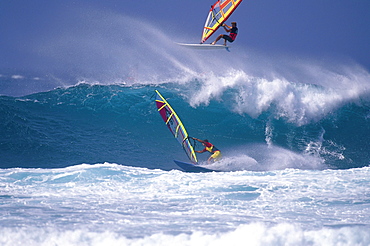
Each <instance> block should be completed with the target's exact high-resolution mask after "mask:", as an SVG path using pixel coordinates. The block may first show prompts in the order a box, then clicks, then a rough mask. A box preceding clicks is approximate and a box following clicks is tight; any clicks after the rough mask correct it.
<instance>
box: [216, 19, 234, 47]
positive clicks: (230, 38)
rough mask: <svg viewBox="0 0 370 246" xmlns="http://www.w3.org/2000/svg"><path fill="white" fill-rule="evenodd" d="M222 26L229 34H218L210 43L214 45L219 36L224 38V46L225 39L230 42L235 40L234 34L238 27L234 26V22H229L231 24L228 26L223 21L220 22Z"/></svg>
mask: <svg viewBox="0 0 370 246" xmlns="http://www.w3.org/2000/svg"><path fill="white" fill-rule="evenodd" d="M222 26H223V27H224V29H225V31H226V32H229V33H230V34H229V35H227V34H220V36H218V37H217V38H216V40H215V41H213V42H212V43H211V44H212V45H215V44H216V43H217V41H218V40H220V39H221V38H223V39H225V43H224V45H225V46H226V41H229V42H230V43H232V42H234V41H235V38H236V35H238V28H237V27H236V22H231V26H228V25H226V24H225V23H224V24H222Z"/></svg>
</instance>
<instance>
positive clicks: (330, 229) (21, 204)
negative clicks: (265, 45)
mask: <svg viewBox="0 0 370 246" xmlns="http://www.w3.org/2000/svg"><path fill="white" fill-rule="evenodd" d="M81 18H82V19H84V18H86V16H83V17H81ZM106 18H107V19H106V21H105V22H103V23H101V22H98V21H94V20H93V19H89V18H87V20H85V21H86V22H87V21H88V22H89V24H91V23H90V22H93V23H95V28H98V29H100V32H95V31H94V32H89V30H88V29H83V28H82V27H81V26H79V25H82V26H83V24H76V27H75V28H76V29H72V30H71V31H70V32H71V33H70V35H63V36H62V37H58V36H53V37H50V38H49V39H48V38H43V39H42V40H40V42H38V43H37V42H33V44H37V45H36V47H33V51H34V52H36V53H37V54H39V55H44V56H45V57H46V58H44V62H43V64H38V66H37V67H38V68H37V69H36V68H34V69H33V70H34V71H33V72H28V73H26V72H25V73H24V74H12V73H10V72H2V73H1V75H0V81H1V83H0V89H1V91H0V93H1V96H0V167H1V169H0V208H1V209H0V215H1V216H0V244H1V245H24V244H25V243H26V244H27V245H168V244H173V245H226V244H227V245H369V244H370V233H369V231H370V230H369V229H370V219H369V216H368V214H369V212H370V211H369V210H370V188H369V182H370V175H369V173H370V169H369V164H370V162H369V161H370V151H369V150H370V143H369V141H368V140H369V139H370V124H369V120H370V110H369V109H370V91H369V88H370V83H369V81H370V79H369V78H370V76H369V73H368V71H367V70H366V69H365V68H363V67H361V66H360V65H358V64H356V63H354V62H347V61H345V62H342V63H341V62H332V61H330V62H328V61H320V62H318V61H315V60H313V59H308V58H307V59H303V58H301V59H296V58H294V57H291V56H289V55H276V57H270V56H268V55H266V54H261V53H259V52H257V51H252V50H248V49H247V50H246V49H245V48H243V47H240V46H239V47H238V45H237V44H235V45H234V46H233V47H232V48H231V52H230V53H226V52H225V54H223V55H222V56H221V57H220V56H219V54H218V55H217V54H211V53H209V52H208V53H204V52H203V53H202V52H201V53H198V52H199V51H191V50H186V49H183V48H181V47H178V46H176V44H174V43H172V42H170V41H168V36H166V35H165V34H164V33H163V32H161V30H158V29H156V28H155V27H153V26H149V25H148V24H147V23H145V22H143V21H139V20H135V19H132V18H128V17H122V16H114V15H109V17H106ZM109 18H112V19H109ZM107 23H114V24H115V28H114V29H117V26H118V27H120V30H122V33H125V30H127V31H128V30H129V27H131V26H132V25H135V26H140V30H139V31H138V32H137V34H136V33H133V34H132V35H138V36H137V37H135V39H134V40H135V42H133V41H132V40H131V41H130V40H129V41H128V43H127V42H126V43H125V44H126V45H127V46H129V47H130V48H127V47H125V46H124V47H122V44H121V43H117V42H116V41H114V42H113V41H112V40H122V38H123V37H122V36H120V35H121V34H118V33H111V32H110V31H109V30H112V29H109V28H106V27H107V25H108V24H107ZM85 24H86V23H85ZM103 27H104V28H103ZM77 30H78V32H77ZM126 33H127V32H126ZM139 33H140V35H142V34H143V33H144V34H146V36H149V37H150V41H149V40H146V39H143V38H140V36H139ZM106 34H109V35H106ZM94 35H97V36H94ZM72 37H73V38H72ZM76 37H78V38H76ZM87 37H88V38H87ZM178 38H179V39H180V38H184V37H181V36H179V37H178ZM81 40H83V41H84V42H81ZM75 42H78V43H75ZM130 42H132V43H130ZM97 43H102V44H105V45H97ZM67 44H68V45H67ZM158 44H163V45H158ZM71 47H73V48H71ZM233 49H234V50H233ZM55 50H57V51H55ZM79 50H82V51H79ZM91 51H93V52H91ZM70 54H74V57H73V59H70ZM98 54H105V55H104V57H103V58H104V59H100V60H99V59H97V58H99V55H98ZM144 54H145V58H146V59H143V58H142V55H144ZM108 57H113V58H112V59H109V58H108ZM140 57H141V58H140ZM108 61H109V64H110V66H108V65H107V64H108ZM112 64H113V65H112ZM49 66H50V67H57V70H56V71H54V73H55V74H58V76H51V75H47V76H44V75H42V74H43V73H41V72H40V70H39V69H40V67H41V68H43V67H49ZM31 68H32V67H31ZM31 68H30V69H31ZM62 69H63V70H64V71H63V73H60V70H62ZM31 70H32V69H31ZM41 70H42V69H41ZM58 72H59V73H58ZM66 74H67V75H66ZM72 77H73V79H72ZM20 88H21V90H18V89H20ZM154 90H159V91H160V92H161V94H162V95H163V96H164V97H165V98H166V99H167V100H168V102H169V103H170V104H171V105H172V107H173V108H174V109H175V110H176V111H177V113H178V115H179V117H180V118H181V119H182V121H183V123H184V125H185V127H186V128H187V131H188V133H189V135H190V136H193V137H197V138H201V139H205V138H207V139H208V140H210V142H212V143H214V144H215V145H216V146H217V148H219V149H220V150H221V151H222V153H223V156H224V158H223V160H222V161H220V162H217V163H214V164H211V165H208V167H209V168H212V169H215V170H218V171H219V172H212V173H186V172H183V171H182V170H181V169H180V168H178V167H177V166H176V165H175V163H174V162H173V160H174V159H177V160H182V161H187V157H186V154H185V153H184V151H183V150H182V148H181V146H179V145H178V143H177V142H176V140H175V139H174V138H173V136H172V135H171V134H170V132H169V131H168V129H167V128H166V126H165V125H164V123H163V121H162V119H161V118H160V115H159V114H158V112H157V109H156V107H155V103H154V97H153V95H154ZM196 148H200V146H196ZM207 157H208V156H207V154H202V155H199V159H200V160H201V161H205V160H206V159H207ZM202 165H206V164H205V163H202Z"/></svg>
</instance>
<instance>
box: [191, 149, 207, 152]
mask: <svg viewBox="0 0 370 246" xmlns="http://www.w3.org/2000/svg"><path fill="white" fill-rule="evenodd" d="M194 151H195V152H197V153H204V152H206V151H207V150H206V149H203V150H194Z"/></svg>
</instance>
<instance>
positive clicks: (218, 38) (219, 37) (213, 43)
mask: <svg viewBox="0 0 370 246" xmlns="http://www.w3.org/2000/svg"><path fill="white" fill-rule="evenodd" d="M223 36H224V35H223V34H220V36H218V37H217V38H216V40H215V41H213V42H212V43H211V44H212V45H215V44H216V43H217V41H218V40H220V39H221V38H222V37H223Z"/></svg>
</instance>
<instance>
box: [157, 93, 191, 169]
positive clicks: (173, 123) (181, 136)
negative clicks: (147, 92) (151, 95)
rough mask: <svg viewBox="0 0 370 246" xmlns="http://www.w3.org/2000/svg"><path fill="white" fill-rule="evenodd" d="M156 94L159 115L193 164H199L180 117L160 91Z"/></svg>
mask: <svg viewBox="0 0 370 246" xmlns="http://www.w3.org/2000/svg"><path fill="white" fill-rule="evenodd" d="M155 92H156V93H157V95H156V99H155V102H156V105H157V108H158V112H159V114H160V115H161V116H162V119H163V120H164V122H165V123H166V125H167V127H168V129H169V130H170V132H171V133H172V135H173V136H174V137H175V138H176V139H177V141H178V142H179V143H180V144H181V146H182V147H183V148H184V150H185V152H186V154H187V156H188V157H189V159H190V160H191V162H193V163H194V164H197V163H198V160H197V156H196V154H195V152H194V148H193V146H192V145H191V143H190V141H189V135H188V133H187V132H186V129H185V127H184V125H183V124H182V122H181V120H180V118H179V116H177V114H176V112H175V111H174V110H173V109H172V107H171V105H170V104H169V103H168V102H167V101H166V99H164V97H163V96H162V95H161V94H160V93H159V91H157V90H156V91H155Z"/></svg>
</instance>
